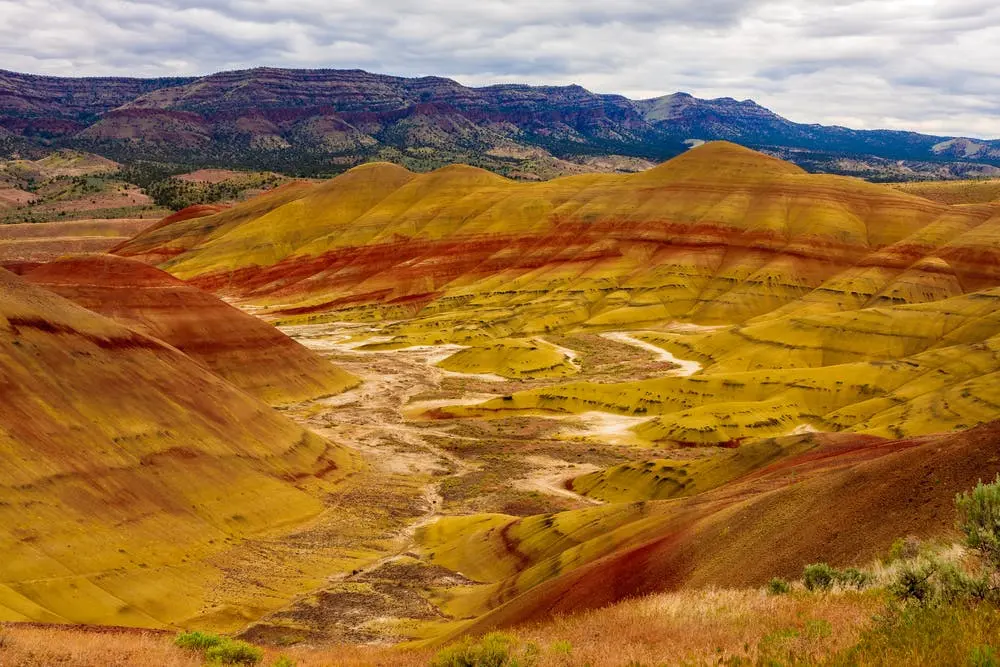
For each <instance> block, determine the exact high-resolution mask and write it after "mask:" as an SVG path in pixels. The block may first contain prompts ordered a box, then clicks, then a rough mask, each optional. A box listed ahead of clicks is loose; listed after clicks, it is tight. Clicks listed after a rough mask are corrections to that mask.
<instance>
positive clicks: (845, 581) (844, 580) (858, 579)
mask: <svg viewBox="0 0 1000 667" xmlns="http://www.w3.org/2000/svg"><path fill="white" fill-rule="evenodd" d="M837 583H839V584H840V585H841V586H845V587H847V586H850V587H852V588H856V589H858V590H859V591H860V590H862V589H864V588H867V587H868V586H871V584H872V576H871V575H870V574H868V573H867V572H862V571H861V570H859V569H857V568H856V567H849V568H847V569H846V570H841V571H840V572H837Z"/></svg>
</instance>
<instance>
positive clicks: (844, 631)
mask: <svg viewBox="0 0 1000 667" xmlns="http://www.w3.org/2000/svg"><path fill="white" fill-rule="evenodd" d="M881 603H882V601H881V598H880V596H879V595H877V594H872V593H857V592H843V593H834V594H830V595H825V596H819V595H808V594H799V593H796V594H792V595H781V596H768V595H766V594H764V593H763V592H761V591H756V590H709V591H684V592H678V593H670V594H664V595H656V596H652V597H649V598H644V599H641V600H635V601H630V602H625V603H623V604H620V605H616V606H614V607H612V608H609V609H604V610H596V611H592V612H588V613H585V614H581V615H577V616H572V617H566V618H560V619H556V620H555V621H554V622H552V623H549V624H546V625H542V626H538V627H533V628H525V629H522V630H521V631H519V632H517V635H518V637H520V638H522V639H524V640H526V641H532V642H535V643H536V644H538V645H539V647H540V648H541V651H542V654H541V663H540V664H542V665H564V664H567V662H566V660H567V657H570V658H571V660H570V664H587V663H590V664H592V665H625V664H629V663H639V664H664V663H665V664H678V663H685V664H716V662H717V661H719V660H720V659H727V658H733V657H739V658H743V659H748V660H750V661H752V662H756V661H757V660H759V659H760V660H767V659H775V658H778V659H780V658H782V657H784V656H785V655H787V654H794V655H795V656H796V657H797V658H798V659H804V660H806V661H809V662H814V661H817V660H820V659H822V658H823V657H826V656H830V655H833V654H834V653H836V652H838V651H840V650H842V649H844V648H846V647H848V646H851V645H853V644H854V643H855V642H857V640H858V638H859V636H860V635H861V632H862V631H863V630H864V629H865V628H866V627H867V626H868V625H869V623H870V622H871V618H872V615H873V613H874V612H875V610H876V609H878V608H879V606H880V605H881ZM564 642H568V645H567V644H565V643H564ZM560 643H562V644H560ZM567 646H569V647H571V648H570V649H569V654H568V656H567V654H566V652H565V649H566V647H567ZM782 662H783V660H782Z"/></svg>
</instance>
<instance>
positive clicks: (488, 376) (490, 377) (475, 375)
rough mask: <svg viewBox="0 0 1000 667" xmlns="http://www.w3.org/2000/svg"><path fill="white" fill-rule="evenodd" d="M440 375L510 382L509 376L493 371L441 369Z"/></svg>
mask: <svg viewBox="0 0 1000 667" xmlns="http://www.w3.org/2000/svg"><path fill="white" fill-rule="evenodd" d="M441 374H442V375H450V376H451V377H460V378H465V379H466V380H483V381H485V382H510V378H505V377H504V376H502V375H497V374H495V373H460V372H458V371H446V370H444V369H443V368H442V369H441Z"/></svg>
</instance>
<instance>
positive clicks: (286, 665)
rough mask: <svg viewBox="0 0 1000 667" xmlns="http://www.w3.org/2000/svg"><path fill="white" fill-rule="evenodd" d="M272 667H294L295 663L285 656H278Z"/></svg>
mask: <svg viewBox="0 0 1000 667" xmlns="http://www.w3.org/2000/svg"><path fill="white" fill-rule="evenodd" d="M273 667H295V661H294V660H292V659H291V658H289V657H288V656H287V655H282V656H279V657H278V659H277V660H275V661H274V665H273Z"/></svg>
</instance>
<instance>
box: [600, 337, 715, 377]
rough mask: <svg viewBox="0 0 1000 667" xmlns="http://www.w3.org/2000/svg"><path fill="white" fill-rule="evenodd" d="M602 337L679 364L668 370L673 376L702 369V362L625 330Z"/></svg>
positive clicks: (685, 374)
mask: <svg viewBox="0 0 1000 667" xmlns="http://www.w3.org/2000/svg"><path fill="white" fill-rule="evenodd" d="M601 337H602V338H607V339H608V340H614V341H618V342H619V343H625V344H626V345H632V346H634V347H639V348H642V349H643V350H646V351H648V352H652V353H654V354H655V355H656V356H657V357H659V359H660V361H669V362H670V363H672V364H677V366H679V368H677V369H675V370H672V371H668V372H667V373H666V375H667V376H672V377H687V376H689V375H694V374H695V373H697V372H698V371H700V370H701V364H699V363H698V362H697V361H690V360H688V359H678V358H677V357H675V356H674V355H673V354H671V353H670V351H669V350H664V349H663V348H662V347H658V346H656V345H653V344H652V343H647V342H646V341H644V340H639V339H638V338H636V337H635V336H633V335H632V334H629V333H625V332H624V331H611V332H608V333H602V334H601Z"/></svg>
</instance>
